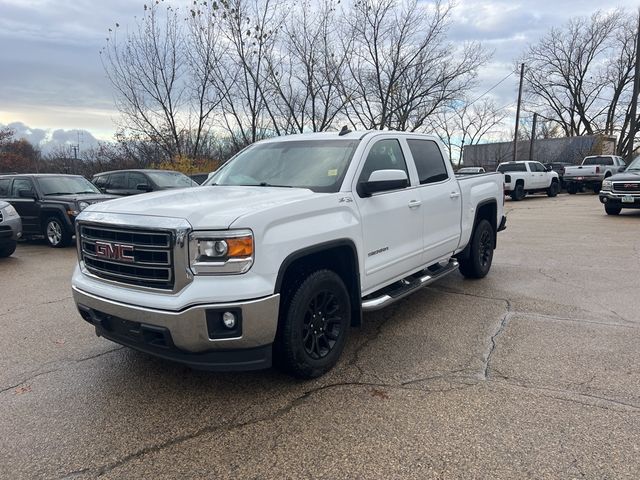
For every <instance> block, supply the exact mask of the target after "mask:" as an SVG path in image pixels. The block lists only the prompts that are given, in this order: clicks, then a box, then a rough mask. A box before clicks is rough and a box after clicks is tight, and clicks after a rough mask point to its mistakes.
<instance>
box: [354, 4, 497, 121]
mask: <svg viewBox="0 0 640 480" xmlns="http://www.w3.org/2000/svg"><path fill="white" fill-rule="evenodd" d="M353 8H354V14H353V15H352V16H351V18H352V22H351V27H352V29H353V31H354V38H355V39H356V41H355V45H354V48H353V52H354V54H353V59H352V61H351V62H350V63H349V73H350V77H351V78H350V79H349V80H350V81H349V82H347V84H346V85H345V94H346V96H347V98H348V99H349V103H348V114H349V115H350V117H351V118H352V123H353V124H354V125H356V124H359V125H362V126H364V127H365V128H378V129H382V128H390V129H400V130H418V129H421V128H423V127H424V126H425V121H426V119H427V118H428V117H429V116H430V115H432V114H433V113H434V112H436V111H437V110H438V108H440V107H441V106H444V105H445V104H446V103H448V102H450V101H451V100H453V99H455V98H456V97H458V96H461V93H462V92H463V91H464V90H465V89H466V88H468V87H469V86H470V85H471V83H472V81H473V78H474V77H475V71H476V69H477V67H478V66H479V65H480V64H481V63H482V62H483V61H484V60H486V56H485V55H484V54H483V53H482V49H481V48H480V47H479V45H477V44H470V45H465V46H464V47H462V48H461V49H459V50H458V51H456V50H455V49H454V47H453V46H452V45H451V44H448V43H446V41H445V40H446V38H445V33H446V30H447V28H448V25H449V17H450V13H451V9H452V5H451V4H445V5H443V4H442V3H440V2H436V3H435V4H432V5H430V6H429V8H428V7H427V6H426V5H424V4H422V3H418V2H417V0H408V1H398V0H358V1H356V2H355V4H354V7H353ZM454 52H455V55H454Z"/></svg>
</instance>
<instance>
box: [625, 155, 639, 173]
mask: <svg viewBox="0 0 640 480" xmlns="http://www.w3.org/2000/svg"><path fill="white" fill-rule="evenodd" d="M629 170H640V157H636V158H634V159H633V161H632V162H631V163H630V164H629V166H628V167H627V171H629Z"/></svg>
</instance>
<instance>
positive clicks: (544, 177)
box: [529, 162, 549, 188]
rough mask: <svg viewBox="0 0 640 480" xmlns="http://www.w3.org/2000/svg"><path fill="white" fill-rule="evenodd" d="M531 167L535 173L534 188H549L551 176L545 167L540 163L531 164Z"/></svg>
mask: <svg viewBox="0 0 640 480" xmlns="http://www.w3.org/2000/svg"><path fill="white" fill-rule="evenodd" d="M529 166H530V167H531V171H532V172H533V178H534V188H547V187H548V186H549V181H548V177H549V174H548V173H547V170H546V169H545V168H544V165H542V164H541V163H539V162H529Z"/></svg>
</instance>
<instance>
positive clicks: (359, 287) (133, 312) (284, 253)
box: [72, 129, 506, 377]
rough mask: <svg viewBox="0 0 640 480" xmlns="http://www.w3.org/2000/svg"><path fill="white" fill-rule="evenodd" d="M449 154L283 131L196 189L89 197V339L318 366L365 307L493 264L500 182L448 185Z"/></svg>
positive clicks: (83, 264)
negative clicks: (101, 199) (94, 200)
mask: <svg viewBox="0 0 640 480" xmlns="http://www.w3.org/2000/svg"><path fill="white" fill-rule="evenodd" d="M445 158H446V157H445V155H444V147H443V146H442V144H441V143H440V141H439V140H438V138H437V137H435V136H432V135H425V134H417V133H408V132H392V131H369V132H349V131H348V130H345V129H343V130H342V131H341V132H340V134H336V133H309V134H299V135H291V136H285V137H277V138H273V139H269V140H264V141H261V142H258V143H255V144H253V145H251V146H249V147H248V148H246V149H244V150H243V151H242V152H240V153H239V154H237V155H236V156H235V157H234V158H233V159H232V160H230V161H229V162H227V163H226V164H225V165H224V166H223V167H222V168H221V169H219V170H218V171H217V173H216V174H215V175H214V176H213V177H212V178H210V179H209V180H208V181H207V182H206V183H205V185H204V186H202V187H200V188H197V189H193V190H183V191H180V192H174V191H166V192H158V193H156V194H154V195H153V196H147V197H145V196H140V197H132V198H122V199H118V200H114V201H113V202H107V203H104V204H101V205H93V206H91V207H90V208H88V209H87V210H85V211H84V212H82V215H81V217H80V218H79V220H78V224H79V232H80V234H79V235H80V238H79V240H78V241H79V244H80V245H81V249H80V258H79V263H78V266H77V268H76V270H75V272H74V275H73V280H72V283H73V295H74V299H75V302H76V304H77V307H78V309H79V311H80V314H81V316H82V317H83V318H84V319H85V320H86V321H87V322H89V323H90V324H92V325H93V326H94V327H95V329H96V332H97V334H98V335H101V336H104V337H106V338H108V339H111V340H113V341H115V342H117V343H120V344H123V345H127V346H129V347H132V348H135V349H138V350H142V351H145V352H148V353H151V354H154V355H157V356H160V357H163V358H167V359H172V360H175V361H179V362H183V363H185V364H188V365H191V366H194V367H197V368H207V369H219V370H248V369H260V368H267V367H269V366H270V365H271V359H272V352H273V354H274V355H275V356H277V358H278V359H279V361H280V364H281V365H282V366H284V367H285V368H286V369H287V370H288V371H289V372H291V373H293V374H295V375H297V376H300V377H315V376H318V375H321V374H322V373H324V372H326V371H327V370H329V369H330V368H331V367H332V366H333V365H334V364H335V363H336V362H337V360H338V358H339V356H340V354H341V352H342V349H343V347H344V345H345V340H346V337H347V334H348V330H349V327H350V326H352V325H358V324H360V322H361V321H362V312H365V311H371V310H376V309H379V308H383V307H385V306H387V305H389V304H391V303H393V302H395V301H397V300H399V299H401V298H403V297H404V296H406V295H408V294H410V293H412V292H414V291H416V290H418V289H419V288H421V287H424V286H425V285H428V284H430V283H431V282H433V281H435V280H437V279H440V278H442V277H443V276H445V275H447V274H449V273H451V272H453V271H456V270H458V269H459V270H460V272H461V273H462V274H463V275H464V276H466V277H471V278H481V277H484V276H485V275H487V273H488V272H489V269H490V268H491V261H492V258H493V251H494V248H495V246H496V234H497V232H498V231H500V230H501V229H503V228H504V226H505V222H506V217H505V216H504V214H503V201H504V195H503V193H502V183H503V179H502V177H501V176H500V175H496V174H488V175H480V176H467V177H462V178H460V179H457V178H456V177H455V175H454V172H453V169H452V167H451V164H450V162H449V161H446V160H445ZM207 189H210V190H211V194H208V195H206V194H204V192H206V190H207ZM114 232H115V234H114ZM149 251H152V252H153V257H150V255H149V253H148V252H149Z"/></svg>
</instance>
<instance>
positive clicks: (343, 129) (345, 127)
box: [338, 125, 351, 137]
mask: <svg viewBox="0 0 640 480" xmlns="http://www.w3.org/2000/svg"><path fill="white" fill-rule="evenodd" d="M348 133H351V130H349V127H347V126H346V125H345V126H344V127H342V130H340V133H338V135H339V136H340V137H341V136H343V135H347V134H348Z"/></svg>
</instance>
